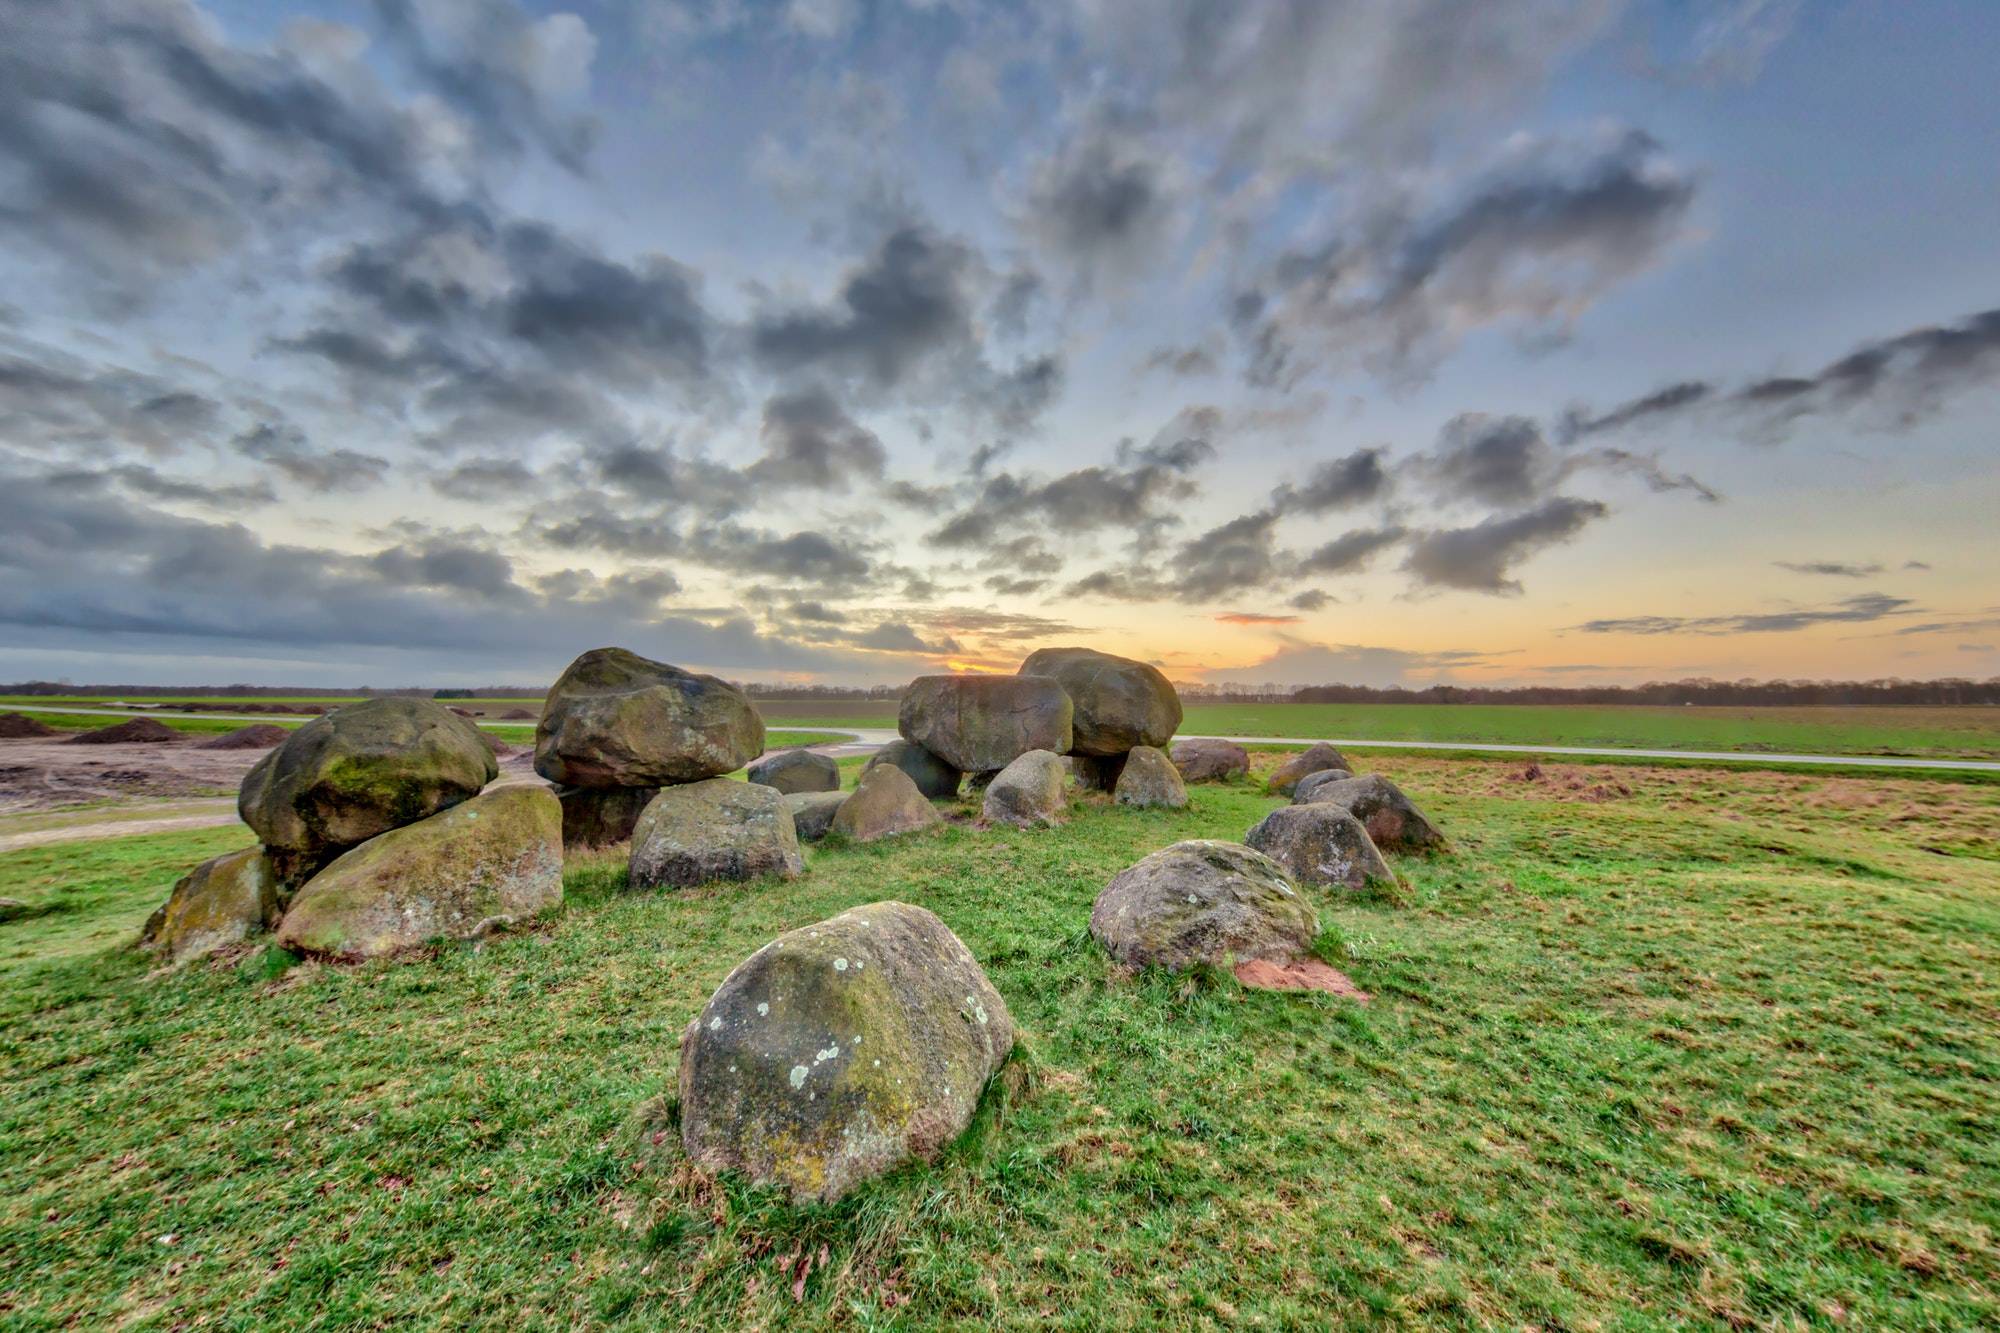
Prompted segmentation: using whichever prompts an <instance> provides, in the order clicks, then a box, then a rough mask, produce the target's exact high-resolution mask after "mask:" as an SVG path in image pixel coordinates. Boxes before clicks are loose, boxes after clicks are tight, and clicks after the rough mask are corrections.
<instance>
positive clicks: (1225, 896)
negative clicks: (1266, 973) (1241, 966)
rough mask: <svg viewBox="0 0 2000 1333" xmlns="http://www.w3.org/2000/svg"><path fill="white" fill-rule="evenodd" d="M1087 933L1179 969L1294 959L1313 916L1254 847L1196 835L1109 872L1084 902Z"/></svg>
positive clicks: (1144, 963) (1314, 923)
mask: <svg viewBox="0 0 2000 1333" xmlns="http://www.w3.org/2000/svg"><path fill="white" fill-rule="evenodd" d="M1090 933H1091V934H1092V935H1093V936H1095V937H1096V938H1097V939H1098V941H1099V942H1100V943H1102V944H1103V945H1104V947H1105V948H1107V949H1109V950H1110V951H1111V956H1112V957H1113V958H1116V959H1117V960H1118V961H1119V962H1121V963H1125V964H1127V965H1128V966H1131V967H1161V968H1165V969H1167V970H1168V971H1172V972H1181V971H1185V970H1186V969H1188V968H1190V967H1193V966H1195V965H1196V964H1200V963H1208V964H1212V965H1214V966H1216V967H1227V966H1230V965H1232V964H1233V963H1237V962H1244V961H1248V960H1251V959H1258V958H1262V959H1267V960H1269V961H1271V962H1279V963H1282V962H1289V961H1291V960H1292V959H1295V958H1299V957H1302V956H1303V955H1304V954H1305V953H1306V951H1307V950H1308V949H1309V948H1310V947H1311V946H1312V942H1313V937H1314V936H1316V935H1317V934H1318V933H1319V917H1318V916H1317V914H1315V913H1314V911H1313V909H1312V906H1311V905H1310V904H1309V903H1307V902H1306V900H1305V898H1304V897H1303V896H1302V895H1301V894H1300V892H1299V889H1298V886H1297V885H1295V884H1294V883H1293V882H1292V879H1291V876H1289V875H1287V874H1286V873H1285V871H1284V868H1283V867H1282V866H1280V865H1278V864H1277V863H1276V862H1275V861H1273V860H1271V859H1270V858H1269V857H1267V856H1265V855H1264V854H1263V853H1261V852H1256V851H1252V850H1251V849H1250V848H1248V847H1245V846H1244V845H1243V844H1242V843H1240V842H1216V841H1211V840H1207V839H1196V840H1192V841H1188V842H1177V843H1175V844H1174V845H1173V846H1171V847H1168V848H1166V849H1164V850H1163V851H1157V852H1154V853H1153V854H1152V855H1151V856H1148V857H1146V858H1145V859H1144V860H1142V861H1140V862H1138V863H1137V864H1135V865H1132V866H1129V867H1127V868H1126V869H1124V870H1121V871H1120V872H1118V875H1117V876H1116V877H1115V878H1114V879H1113V880H1112V881H1111V882H1110V883H1109V884H1107V885H1105V886H1104V891H1103V892H1102V893H1099V894H1098V895H1097V902H1096V903H1095V905H1093V906H1092V908H1091V911H1090Z"/></svg>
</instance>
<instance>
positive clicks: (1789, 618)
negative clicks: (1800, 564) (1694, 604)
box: [1574, 593, 1922, 634]
mask: <svg viewBox="0 0 2000 1333" xmlns="http://www.w3.org/2000/svg"><path fill="white" fill-rule="evenodd" d="M1915 605H1916V604H1915V603H1914V602H1912V601H1911V600H1910V599H1909V598H1907V597H1891V596H1889V595H1887V594H1886V593H1862V594H1861V595H1859V596H1856V597H1848V598H1844V599H1842V600H1841V601H1839V602H1836V603H1834V604H1833V605H1831V606H1822V607H1808V608H1802V609H1798V610H1791V611H1775V612H1762V613H1756V614H1750V615H1732V616H1629V617H1626V618H1624V619H1620V620H1590V621H1586V622H1584V623H1583V624H1581V625H1577V626H1574V628H1575V629H1578V630H1581V631H1582V632H1583V633H1585V634H1786V633H1791V632H1793V631H1796V630H1802V629H1810V628H1812V627H1813V626H1815V625H1849V624H1868V623H1871V622H1873V621H1877V620H1885V619H1888V618H1891V617H1894V616H1902V615H1909V614H1912V608H1914V607H1915ZM1900 632H1901V633H1906V634H1908V633H1919V632H1922V631H1921V630H1920V629H1905V630H1903V631H1900Z"/></svg>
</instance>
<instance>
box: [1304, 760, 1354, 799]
mask: <svg viewBox="0 0 2000 1333" xmlns="http://www.w3.org/2000/svg"><path fill="white" fill-rule="evenodd" d="M1353 776H1354V774H1352V773H1350V772H1348V771H1347V770H1346V769H1344V768H1323V769H1321V770H1320V771H1319V772H1317V773H1308V774H1306V775H1305V776H1304V777H1302V778H1300V779H1299V784H1298V786H1296V787H1293V788H1292V804H1293V805H1307V804H1310V803H1311V801H1312V799H1313V796H1314V794H1315V793H1317V792H1318V791H1319V789H1320V788H1321V787H1324V786H1325V785H1326V784H1327V783H1329V782H1345V781H1347V780H1348V779H1349V778H1351V777H1353Z"/></svg>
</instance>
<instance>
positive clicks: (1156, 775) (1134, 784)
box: [1112, 745, 1188, 810]
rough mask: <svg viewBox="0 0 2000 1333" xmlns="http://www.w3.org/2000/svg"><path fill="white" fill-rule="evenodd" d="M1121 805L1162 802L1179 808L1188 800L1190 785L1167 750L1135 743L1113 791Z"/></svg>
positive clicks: (1157, 803)
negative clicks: (1168, 756)
mask: <svg viewBox="0 0 2000 1333" xmlns="http://www.w3.org/2000/svg"><path fill="white" fill-rule="evenodd" d="M1112 795H1113V797H1114V799H1116V800H1117V802H1118V804H1120V805H1132V806H1149V805H1163V806H1166V807H1167V808H1169V809H1172V810H1179V809H1181V808H1182V807H1183V806H1185V805H1186V804H1187V803H1188V794H1187V784H1186V783H1184V782H1182V781H1181V774H1180V770H1179V769H1177V768H1175V767H1174V766H1173V763H1172V762H1171V761H1170V760H1168V758H1167V756H1166V753H1165V752H1164V751H1162V750H1157V749H1155V748H1153V747H1152V746H1150V745H1135V746H1133V747H1132V749H1131V752H1130V753H1129V754H1128V755H1127V756H1126V759H1125V768H1124V771H1123V772H1121V773H1120V774H1119V775H1118V786H1117V787H1116V788H1115V789H1114V790H1113V793H1112Z"/></svg>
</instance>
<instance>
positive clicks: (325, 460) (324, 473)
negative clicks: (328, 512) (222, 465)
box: [230, 421, 389, 494]
mask: <svg viewBox="0 0 2000 1333" xmlns="http://www.w3.org/2000/svg"><path fill="white" fill-rule="evenodd" d="M230 443H231V444H232V445H233V446H234V448H235V449H236V452H237V453H239V454H242V455H243V456H244V457H245V458H250V459H255V460H256V461H257V462H260V463H265V464H268V465H269V466H271V467H273V468H275V469H277V470H278V471H279V472H281V473H283V474H284V475H285V476H286V477H288V478H290V479H291V480H293V481H295V482H297V483H298V484H299V485H301V486H303V487H305V488H306V489H307V490H309V491H315V492H318V493H321V494H325V493H328V492H332V491H360V490H366V489H368V488H369V487H371V486H378V485H380V484H381V482H382V479H383V478H384V477H385V476H386V475H387V474H388V471H389V460H388V459H386V458H379V457H377V456H375V455H374V454H364V453H359V452H357V451H356V450H353V449H324V450H315V449H314V448H313V447H312V444H311V442H310V441H309V440H307V439H306V435H305V432H304V431H302V430H300V429H299V428H298V427H297V426H294V425H291V424H289V423H283V422H269V421H265V422H259V423H258V424H257V425H255V426H252V427H251V428H250V429H249V430H246V431H244V432H243V433H242V434H241V435H238V436H237V437H236V438H235V439H234V440H232V441H231V442H230Z"/></svg>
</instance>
